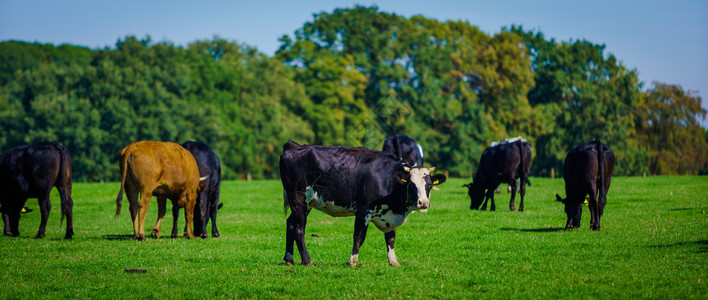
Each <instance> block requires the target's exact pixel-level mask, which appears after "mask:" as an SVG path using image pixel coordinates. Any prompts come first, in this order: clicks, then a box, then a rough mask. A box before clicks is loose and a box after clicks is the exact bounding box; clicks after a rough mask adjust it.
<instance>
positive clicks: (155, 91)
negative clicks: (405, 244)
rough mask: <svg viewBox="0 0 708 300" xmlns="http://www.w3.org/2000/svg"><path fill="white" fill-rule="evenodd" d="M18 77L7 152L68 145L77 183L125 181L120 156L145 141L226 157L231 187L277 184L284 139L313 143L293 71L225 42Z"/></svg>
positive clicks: (167, 47)
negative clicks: (189, 144)
mask: <svg viewBox="0 0 708 300" xmlns="http://www.w3.org/2000/svg"><path fill="white" fill-rule="evenodd" d="M214 50H217V51H222V52H223V53H221V54H219V55H214V52H210V51H214ZM15 74H17V76H16V78H14V80H12V81H10V82H9V84H8V85H6V86H4V87H3V101H2V102H0V118H2V120H0V124H1V126H2V128H3V129H4V130H5V132H6V133H7V134H6V135H5V136H4V137H3V139H2V140H0V142H2V145H3V149H7V148H9V147H11V146H15V145H19V144H26V143H34V142H38V141H42V140H56V141H59V142H60V143H62V144H64V145H65V146H67V148H68V149H69V151H70V153H71V154H72V158H73V169H74V174H75V177H76V179H77V180H89V181H95V180H104V179H110V180H115V179H117V178H118V176H117V174H118V165H117V163H116V162H117V160H116V157H117V156H118V153H119V152H120V149H122V148H123V147H125V146H127V145H128V144H130V143H132V142H134V141H138V140H159V141H174V142H178V143H181V142H184V141H186V140H196V141H201V142H204V143H206V144H209V145H211V146H212V148H213V149H214V150H215V151H216V152H217V154H220V156H222V165H223V166H222V167H223V169H224V175H225V178H236V177H242V178H243V177H246V174H254V176H259V177H270V178H272V177H275V176H277V174H278V170H277V158H278V156H279V149H278V148H279V147H280V145H282V143H283V142H282V140H287V139H295V138H299V139H308V138H309V137H310V136H312V133H311V132H310V131H309V130H308V129H307V128H308V127H307V126H305V125H304V123H303V122H302V121H301V119H300V118H299V117H298V116H297V115H295V114H294V113H293V108H296V107H297V106H298V105H299V102H298V101H299V100H300V99H302V98H305V96H304V93H303V89H302V87H300V86H298V85H297V84H295V83H294V82H293V81H292V79H291V78H290V77H292V75H291V74H290V72H289V71H288V69H287V68H286V67H285V66H283V65H282V64H281V63H279V62H278V61H276V60H273V59H269V58H267V57H265V56H264V55H262V54H259V53H257V51H255V50H253V49H249V48H247V47H242V46H238V45H235V44H232V43H228V42H225V41H223V40H219V39H215V40H213V41H203V42H196V43H194V44H193V45H191V46H190V49H189V50H188V49H182V48H180V47H175V46H173V45H171V44H167V43H158V44H152V43H151V42H150V40H149V39H145V40H138V39H135V38H133V37H129V38H126V39H125V40H121V41H119V42H118V43H117V44H116V48H115V49H104V50H97V51H94V53H93V55H92V58H91V60H90V63H88V64H69V65H65V64H57V63H53V62H50V63H46V64H41V65H39V66H38V67H36V68H33V69H28V70H25V71H21V70H19V71H17V72H16V73H15Z"/></svg>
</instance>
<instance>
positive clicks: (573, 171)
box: [563, 142, 615, 184]
mask: <svg viewBox="0 0 708 300" xmlns="http://www.w3.org/2000/svg"><path fill="white" fill-rule="evenodd" d="M600 145H601V146H602V153H601V154H600V155H603V157H602V161H603V163H604V168H603V169H604V175H605V178H606V180H607V179H608V178H610V177H611V176H612V172H613V170H614V161H615V158H614V153H612V150H611V149H610V148H609V146H607V145H605V144H602V143H600ZM599 161H600V159H599V156H598V151H597V142H587V143H583V144H580V145H578V146H577V147H575V148H573V149H572V150H571V151H570V152H569V153H568V155H567V156H566V159H565V162H564V164H563V178H564V179H565V181H566V183H571V184H583V183H587V182H594V181H595V180H596V179H597V178H598V172H599V169H600V166H599Z"/></svg>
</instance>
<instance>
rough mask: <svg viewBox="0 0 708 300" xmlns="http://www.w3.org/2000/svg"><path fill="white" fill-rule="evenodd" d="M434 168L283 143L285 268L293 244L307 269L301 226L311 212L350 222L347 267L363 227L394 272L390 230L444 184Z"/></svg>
mask: <svg viewBox="0 0 708 300" xmlns="http://www.w3.org/2000/svg"><path fill="white" fill-rule="evenodd" d="M434 170H435V168H430V169H428V168H425V167H423V166H415V167H414V166H411V165H409V164H408V163H406V162H403V161H401V160H400V159H399V158H398V157H396V156H395V155H393V154H390V153H387V152H379V151H374V150H370V149H366V148H349V147H338V146H314V145H303V146H301V145H299V144H297V143H295V142H292V141H291V142H288V143H286V144H285V145H284V146H283V153H282V154H281V156H280V177H281V180H282V183H283V189H284V198H285V201H284V209H286V210H287V208H288V207H289V208H290V212H291V213H290V216H289V217H288V219H287V228H286V229H287V230H286V244H285V256H284V257H283V260H284V261H285V263H286V264H294V263H295V262H294V259H293V253H294V252H293V243H297V248H298V252H299V253H300V258H301V262H302V264H303V265H310V266H311V265H312V261H311V260H310V255H309V253H308V252H307V249H306V247H305V225H306V224H307V216H308V214H309V213H310V210H312V208H315V209H317V210H320V211H323V212H325V213H326V214H328V215H330V216H333V217H344V216H354V217H355V221H354V246H353V248H352V253H351V256H350V258H349V261H348V262H347V264H348V265H349V266H352V267H354V266H356V265H357V264H358V261H359V248H360V247H361V245H362V244H363V243H364V239H365V238H366V230H367V228H368V225H369V223H370V222H371V223H374V225H375V226H376V227H377V228H378V229H379V230H381V231H382V232H383V233H384V238H385V240H386V246H387V252H388V262H389V264H390V265H391V266H400V264H399V263H398V258H397V257H396V253H395V251H394V241H395V238H396V227H398V226H400V225H402V224H403V223H404V222H405V221H406V218H407V217H408V215H409V214H410V213H411V212H413V211H415V210H420V209H427V208H428V207H429V206H430V200H429V197H430V189H431V188H432V186H433V185H438V184H441V183H443V182H445V180H446V177H445V175H443V174H435V175H432V174H431V173H432V172H433V171H434Z"/></svg>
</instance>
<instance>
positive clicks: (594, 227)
mask: <svg viewBox="0 0 708 300" xmlns="http://www.w3.org/2000/svg"><path fill="white" fill-rule="evenodd" d="M590 229H592V230H594V231H600V225H590Z"/></svg>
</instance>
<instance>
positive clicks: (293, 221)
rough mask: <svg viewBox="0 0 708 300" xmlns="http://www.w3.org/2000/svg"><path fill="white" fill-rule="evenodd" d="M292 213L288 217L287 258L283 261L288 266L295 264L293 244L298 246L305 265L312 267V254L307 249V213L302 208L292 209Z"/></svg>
mask: <svg viewBox="0 0 708 300" xmlns="http://www.w3.org/2000/svg"><path fill="white" fill-rule="evenodd" d="M290 210H291V213H290V217H288V228H287V231H288V232H287V241H286V245H285V257H283V260H284V261H285V263H286V264H294V262H293V242H295V243H296V244H297V250H298V252H300V260H301V263H302V264H303V265H306V266H311V265H312V260H310V253H308V252H307V247H305V227H306V225H307V212H306V211H304V210H303V209H301V208H296V209H293V207H292V206H291V208H290Z"/></svg>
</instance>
